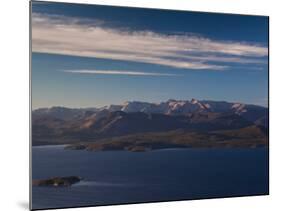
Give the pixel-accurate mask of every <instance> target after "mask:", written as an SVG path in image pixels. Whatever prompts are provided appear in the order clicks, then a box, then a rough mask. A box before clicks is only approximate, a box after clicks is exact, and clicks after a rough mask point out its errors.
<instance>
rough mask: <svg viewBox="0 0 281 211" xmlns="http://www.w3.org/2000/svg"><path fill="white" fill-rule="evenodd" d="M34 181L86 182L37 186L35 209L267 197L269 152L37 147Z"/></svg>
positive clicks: (33, 196) (253, 150)
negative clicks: (56, 178)
mask: <svg viewBox="0 0 281 211" xmlns="http://www.w3.org/2000/svg"><path fill="white" fill-rule="evenodd" d="M32 157H33V163H32V167H33V172H32V174H33V179H44V178H48V177H54V176H72V175H73V176H80V177H83V178H84V181H83V182H80V183H78V184H76V185H74V186H72V187H67V188H46V187H33V189H32V208H33V209H40V208H58V207H72V206H74V207H76V206H89V205H93V206H94V205H106V204H120V203H136V202H147V201H166V200H182V199H198V198H212V197H228V196H241V195H260V194H267V193H268V149H265V148H258V149H170V150H157V151H150V152H142V153H141V152H139V153H137V152H124V151H120V152H117V151H115V152H114V151H112V152H88V151H72V150H63V147H62V146H45V147H33V149H32Z"/></svg>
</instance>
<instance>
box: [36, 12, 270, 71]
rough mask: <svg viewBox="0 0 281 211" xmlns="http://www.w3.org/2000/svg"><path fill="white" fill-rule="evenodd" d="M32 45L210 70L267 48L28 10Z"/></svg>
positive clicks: (258, 59) (256, 56) (252, 58)
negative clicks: (129, 28) (111, 24)
mask: <svg viewBox="0 0 281 211" xmlns="http://www.w3.org/2000/svg"><path fill="white" fill-rule="evenodd" d="M32 51H33V52H43V53H55V54H64V55H74V56H84V57H95V58H103V59H116V60H122V61H131V62H142V63H149V64H155V65H163V66H168V67H174V68H184V69H210V70H225V69H227V68H228V67H229V66H230V63H237V64H259V63H262V62H264V57H265V56H267V54H268V51H267V48H266V47H264V46H260V45H257V44H249V43H241V42H233V41H218V40H211V39H207V38H202V37H198V36H194V35H193V36H192V35H187V34H186V35H164V34H158V33H154V32H151V31H142V32H139V31H138V32H134V31H130V30H122V31H121V29H116V28H109V27H105V26H104V24H103V22H102V21H100V20H89V19H79V18H69V17H64V16H51V15H43V14H38V13H33V15H32Z"/></svg>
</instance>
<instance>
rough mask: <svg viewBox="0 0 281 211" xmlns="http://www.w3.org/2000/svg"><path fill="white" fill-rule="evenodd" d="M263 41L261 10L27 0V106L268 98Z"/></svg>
mask: <svg viewBox="0 0 281 211" xmlns="http://www.w3.org/2000/svg"><path fill="white" fill-rule="evenodd" d="M267 45H268V19H267V17H261V16H239V15H225V14H212V13H195V12H183V11H168V10H151V9H140V8H122V7H107V6H94V5H79V4H65V3H45V2H44V3H42V2H33V3H32V106H33V109H35V108H39V107H51V106H67V107H99V106H103V105H108V104H120V103H123V102H125V101H127V100H140V101H149V102H161V101H166V100H168V99H171V98H173V99H186V100H188V99H191V98H196V99H210V100H226V101H233V102H243V103H251V104H258V105H263V106H267V99H268V93H267V92H268V89H267V86H268V84H267V83H268V69H267V66H268V64H267V62H268V61H267V57H268V50H267Z"/></svg>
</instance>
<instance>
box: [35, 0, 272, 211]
mask: <svg viewBox="0 0 281 211" xmlns="http://www.w3.org/2000/svg"><path fill="white" fill-rule="evenodd" d="M268 20H269V18H268V17H265V16H250V15H233V14H218V13H204V12H188V11H174V10H159V9H144V8H130V7H116V6H100V5H89V4H88V5H87V4H70V3H55V2H41V1H32V2H31V66H32V67H31V85H32V88H31V97H32V98H31V99H32V111H31V114H32V125H31V126H32V127H31V132H32V139H31V176H30V177H31V178H30V181H31V182H30V183H31V199H30V200H31V209H32V210H38V209H49V208H50V209H51V208H67V207H84V206H100V205H116V204H127V203H144V202H161V201H175V200H191V199H206V198H218V197H235V196H250V195H267V194H269V187H268V186H269V171H268V166H269V163H268V162H269V159H268V157H269V137H268V134H269V133H268V131H269V124H268V123H269V108H268V97H269V96H268V83H269V82H268V72H269V69H268V57H269V55H268V27H269V25H268V24H269V21H268Z"/></svg>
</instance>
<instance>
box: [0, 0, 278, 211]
mask: <svg viewBox="0 0 281 211" xmlns="http://www.w3.org/2000/svg"><path fill="white" fill-rule="evenodd" d="M68 1H69V2H80V3H95V4H108V5H124V6H137V7H150V8H166V9H181V10H195V11H211V12H228V13H244V14H258V15H269V16H270V196H258V197H241V198H228V199H212V200H197V201H183V202H168V203H149V204H138V205H121V206H107V207H95V208H80V209H69V210H77V211H78V210H94V209H95V210H98V211H110V210H115V211H120V210H122V211H123V210H124V211H131V210H132V209H134V210H135V211H138V210H139V211H140V210H143V209H151V210H156V211H157V210H161V211H168V210H169V211H170V210H183V209H185V210H189V211H194V210H216V211H220V210H224V211H225V210H227V211H232V210H233V211H234V210H235V211H237V210H255V211H259V210H262V211H264V210H278V209H279V210H280V208H281V205H280V204H281V191H280V188H281V185H280V183H281V182H280V181H281V167H280V166H281V164H280V161H281V157H280V156H281V145H280V143H281V139H280V132H281V124H280V120H281V116H280V114H281V107H280V106H281V100H280V99H281V94H280V92H281V87H280V84H281V81H280V76H281V74H280V71H281V69H280V67H281V65H280V62H281V53H280V51H281V46H280V39H281V33H280V32H281V7H280V6H278V3H279V1H277V0H263V1H262V0H259V1H258V0H255V1H253V0H166V1H165V0H103V1H101V0H99V1H98V0H88V1H85V0H84V1H83V0H80V1H79V0H68ZM0 8H1V12H0V15H1V18H0V21H1V24H0V41H1V45H0V47H1V48H0V52H1V57H0V66H1V69H0V74H1V76H0V80H1V81H0V86H1V88H0V105H1V109H0V112H1V114H0V129H1V130H0V150H1V151H0V156H1V157H0V183H1V184H0V210H3V211H6V210H7V211H17V210H27V209H28V191H29V190H28V178H29V172H28V169H29V164H28V152H29V146H28V144H29V51H28V50H29V36H28V32H29V29H28V27H29V19H28V15H29V2H28V1H27V0H6V1H1V7H0Z"/></svg>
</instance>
